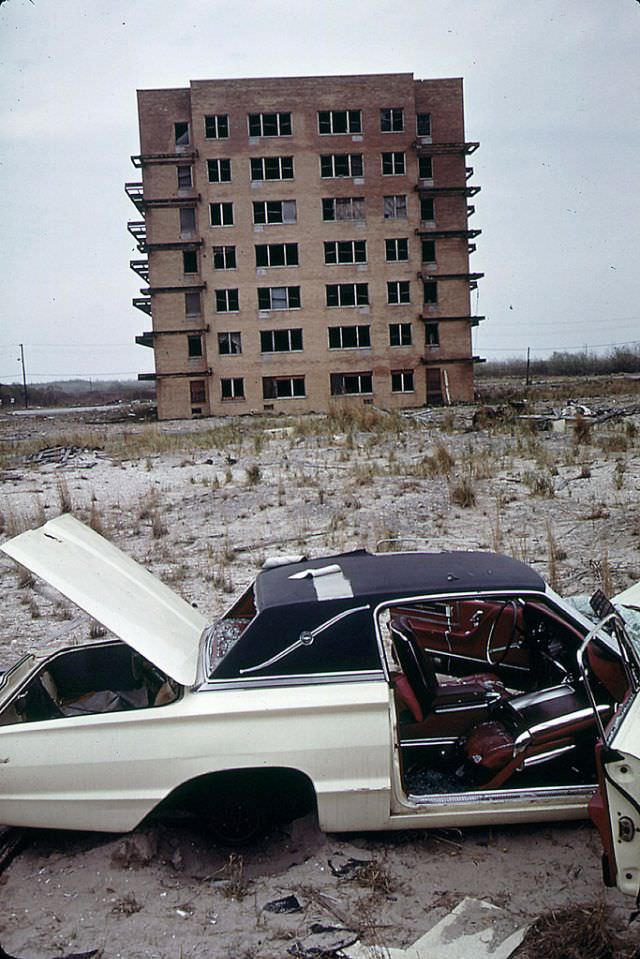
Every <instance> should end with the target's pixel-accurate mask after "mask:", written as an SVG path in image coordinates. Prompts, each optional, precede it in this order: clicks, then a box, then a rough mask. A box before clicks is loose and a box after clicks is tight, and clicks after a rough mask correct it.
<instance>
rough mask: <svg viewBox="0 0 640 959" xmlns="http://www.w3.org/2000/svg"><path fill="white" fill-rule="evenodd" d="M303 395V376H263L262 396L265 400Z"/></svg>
mask: <svg viewBox="0 0 640 959" xmlns="http://www.w3.org/2000/svg"><path fill="white" fill-rule="evenodd" d="M296 396H305V391H304V376H263V377H262V397H263V399H265V400H283V399H287V398H289V397H296Z"/></svg>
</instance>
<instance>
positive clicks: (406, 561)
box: [255, 550, 545, 612]
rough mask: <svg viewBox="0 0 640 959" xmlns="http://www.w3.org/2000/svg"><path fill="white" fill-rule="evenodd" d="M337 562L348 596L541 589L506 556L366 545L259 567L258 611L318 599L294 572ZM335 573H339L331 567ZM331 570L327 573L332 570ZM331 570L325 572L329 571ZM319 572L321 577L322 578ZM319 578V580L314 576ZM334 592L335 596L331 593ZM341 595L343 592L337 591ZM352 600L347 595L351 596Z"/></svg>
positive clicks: (526, 569)
mask: <svg viewBox="0 0 640 959" xmlns="http://www.w3.org/2000/svg"><path fill="white" fill-rule="evenodd" d="M332 566H339V567H340V571H341V573H342V577H344V579H346V580H347V581H348V584H349V587H350V590H351V592H352V593H353V597H354V599H358V600H362V601H363V602H376V601H377V602H380V601H382V600H383V599H384V598H385V597H400V596H406V597H410V596H418V595H429V594H432V593H465V592H468V591H475V590H481V591H494V590H495V591H502V590H531V591H539V592H544V589H545V582H544V580H543V579H542V577H541V576H540V575H539V574H538V573H536V572H535V570H533V569H531V567H530V566H527V565H526V564H525V563H521V562H519V561H518V560H516V559H512V558H511V557H510V556H503V555H501V554H499V553H486V552H477V551H468V552H458V551H456V552H443V553H383V554H373V553H368V552H367V551H366V550H357V551H355V552H353V553H341V554H338V555H337V556H323V557H320V558H319V559H313V560H305V561H304V562H300V563H288V564H287V565H285V566H277V567H275V568H274V569H267V570H263V571H262V572H261V573H260V574H259V575H258V578H257V580H256V584H255V600H256V606H257V608H258V610H259V611H261V612H262V611H263V610H266V609H269V608H272V607H276V606H286V605H291V604H298V603H301V604H306V603H310V602H311V603H313V602H317V601H318V597H317V595H316V588H315V586H314V580H313V578H312V577H311V576H310V575H308V576H307V577H305V578H295V579H292V578H291V577H292V576H296V574H303V573H305V572H306V573H308V572H309V571H310V570H317V569H325V568H328V567H332ZM336 574H337V575H338V577H339V578H341V577H340V573H338V572H337V571H336ZM336 574H333V575H336ZM330 575H332V574H330V573H329V574H328V576H330ZM323 578H324V577H321V579H323ZM317 582H319V580H318V581H317ZM337 598H339V597H338V596H336V599H337ZM340 598H345V599H346V598H347V597H340ZM351 603H353V600H352V601H351Z"/></svg>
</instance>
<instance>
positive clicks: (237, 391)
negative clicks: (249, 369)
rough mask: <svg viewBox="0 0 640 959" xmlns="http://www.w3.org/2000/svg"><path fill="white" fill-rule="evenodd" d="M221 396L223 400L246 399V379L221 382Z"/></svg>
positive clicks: (234, 377) (230, 378)
mask: <svg viewBox="0 0 640 959" xmlns="http://www.w3.org/2000/svg"><path fill="white" fill-rule="evenodd" d="M220 396H221V398H222V399H223V400H243V399H244V379H243V378H242V377H241V376H233V377H229V379H222V380H220Z"/></svg>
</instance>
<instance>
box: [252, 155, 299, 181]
mask: <svg viewBox="0 0 640 959" xmlns="http://www.w3.org/2000/svg"><path fill="white" fill-rule="evenodd" d="M250 163H251V179H252V180H293V157H252V158H251V160H250Z"/></svg>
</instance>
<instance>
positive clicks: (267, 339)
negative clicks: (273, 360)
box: [260, 330, 302, 353]
mask: <svg viewBox="0 0 640 959" xmlns="http://www.w3.org/2000/svg"><path fill="white" fill-rule="evenodd" d="M301 349H302V330H260V352H261V353H293V352H298V351H299V350H301Z"/></svg>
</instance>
